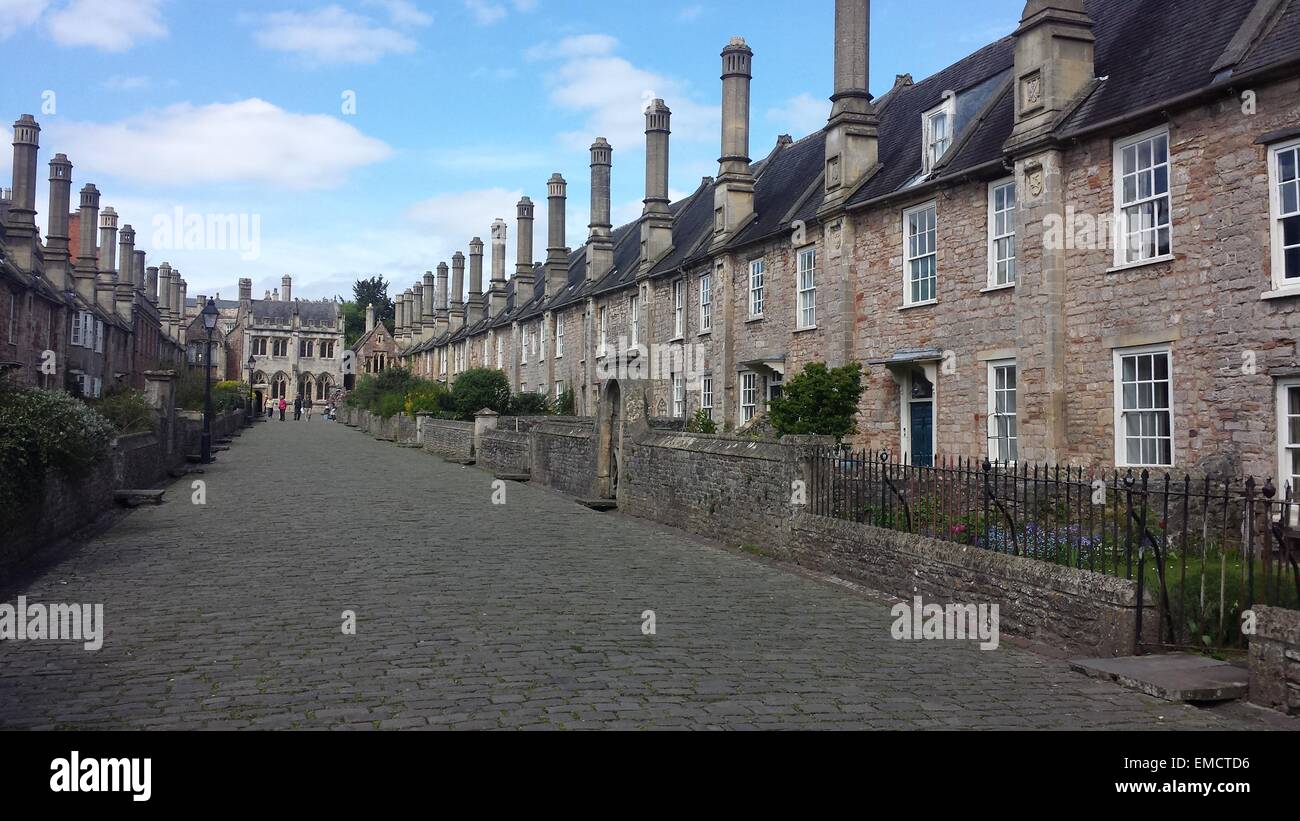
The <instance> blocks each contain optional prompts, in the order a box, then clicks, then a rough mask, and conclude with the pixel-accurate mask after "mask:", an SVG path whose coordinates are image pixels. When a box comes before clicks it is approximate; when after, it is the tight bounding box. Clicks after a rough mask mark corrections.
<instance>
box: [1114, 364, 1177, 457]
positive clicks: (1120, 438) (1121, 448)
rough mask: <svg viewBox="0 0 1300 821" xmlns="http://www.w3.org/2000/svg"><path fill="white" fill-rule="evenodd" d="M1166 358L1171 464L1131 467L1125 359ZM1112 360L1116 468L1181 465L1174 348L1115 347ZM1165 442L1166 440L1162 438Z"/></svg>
mask: <svg viewBox="0 0 1300 821" xmlns="http://www.w3.org/2000/svg"><path fill="white" fill-rule="evenodd" d="M1161 353H1162V354H1164V355H1165V356H1166V357H1167V359H1168V363H1169V365H1168V382H1169V396H1168V407H1167V408H1166V410H1167V412H1168V414H1169V464H1167V465H1162V464H1150V465H1146V464H1140V463H1130V462H1129V461H1128V459H1127V448H1126V444H1127V437H1126V434H1125V432H1124V407H1123V405H1124V397H1123V391H1124V387H1123V359H1124V357H1126V356H1134V355H1141V354H1161ZM1111 355H1112V358H1113V363H1114V365H1113V370H1112V377H1111V380H1112V382H1113V384H1114V404H1115V466H1116V467H1117V468H1130V467H1131V468H1161V469H1168V468H1172V467H1174V466H1176V465H1177V464H1178V448H1177V444H1178V438H1177V430H1176V426H1175V415H1176V414H1175V410H1174V409H1175V407H1176V403H1175V400H1174V394H1175V391H1176V388H1177V384H1178V383H1177V379H1176V376H1177V372H1176V370H1175V367H1174V352H1173V345H1172V344H1171V343H1170V342H1151V343H1148V344H1140V345H1133V346H1128V347H1114V348H1113V349H1112V352H1111ZM1162 438H1163V437H1162Z"/></svg>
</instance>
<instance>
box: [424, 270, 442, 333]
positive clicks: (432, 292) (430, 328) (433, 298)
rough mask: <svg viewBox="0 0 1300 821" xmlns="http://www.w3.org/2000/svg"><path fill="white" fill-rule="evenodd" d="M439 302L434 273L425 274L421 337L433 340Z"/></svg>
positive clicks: (427, 272)
mask: <svg viewBox="0 0 1300 821" xmlns="http://www.w3.org/2000/svg"><path fill="white" fill-rule="evenodd" d="M437 301H438V290H437V285H436V284H435V281H434V279H433V271H425V272H424V301H423V302H422V303H421V306H420V307H421V308H422V310H423V311H424V316H423V317H422V318H421V320H420V326H421V327H420V330H421V335H422V336H423V337H424V338H425V339H431V338H432V337H433V334H434V314H435V308H434V303H436V302H437Z"/></svg>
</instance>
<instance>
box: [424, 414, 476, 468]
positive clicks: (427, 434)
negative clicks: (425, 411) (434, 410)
mask: <svg viewBox="0 0 1300 821" xmlns="http://www.w3.org/2000/svg"><path fill="white" fill-rule="evenodd" d="M419 436H420V441H422V442H424V449H425V450H427V451H429V452H430V453H434V454H437V455H438V456H445V457H447V458H449V459H473V458H474V423H473V422H456V421H454V420H451V419H434V418H432V417H424V418H421V419H420V429H419Z"/></svg>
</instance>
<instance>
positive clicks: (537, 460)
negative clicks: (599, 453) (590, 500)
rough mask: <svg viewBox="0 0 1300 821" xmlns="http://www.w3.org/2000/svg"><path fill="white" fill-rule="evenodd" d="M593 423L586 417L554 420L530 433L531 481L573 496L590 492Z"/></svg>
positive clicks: (593, 466)
mask: <svg viewBox="0 0 1300 821" xmlns="http://www.w3.org/2000/svg"><path fill="white" fill-rule="evenodd" d="M595 439H596V425H595V423H594V422H592V421H591V420H589V419H553V420H548V421H545V422H542V423H540V424H537V425H534V426H533V427H532V428H531V430H530V432H529V465H530V467H531V468H532V476H533V481H536V482H540V483H542V484H544V485H549V486H550V487H553V488H555V489H557V490H561V491H563V492H565V493H568V494H571V495H573V496H579V497H585V496H590V495H591V493H592V486H593V485H594V484H595V481H596V454H595Z"/></svg>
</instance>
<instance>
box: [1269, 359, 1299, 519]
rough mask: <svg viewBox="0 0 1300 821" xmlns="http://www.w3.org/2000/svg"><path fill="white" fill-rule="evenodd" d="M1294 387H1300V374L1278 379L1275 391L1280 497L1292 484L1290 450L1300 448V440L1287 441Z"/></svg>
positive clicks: (1293, 487)
mask: <svg viewBox="0 0 1300 821" xmlns="http://www.w3.org/2000/svg"><path fill="white" fill-rule="evenodd" d="M1292 388H1300V376H1290V377H1286V378H1282V379H1278V380H1277V382H1276V387H1275V391H1276V402H1277V492H1278V498H1279V499H1282V498H1285V494H1286V487H1287V485H1288V484H1292V482H1291V480H1292V474H1291V471H1290V470H1289V469H1288V468H1287V466H1288V465H1289V464H1290V463H1291V460H1290V458H1289V456H1290V454H1289V453H1288V451H1289V450H1290V449H1292V448H1295V449H1300V440H1297V441H1296V442H1288V441H1287V439H1288V438H1289V437H1288V431H1289V430H1290V424H1289V420H1288V418H1287V417H1288V413H1287V409H1288V403H1287V398H1288V393H1289V392H1290V390H1291V389H1292ZM1292 489H1293V490H1295V491H1296V493H1297V494H1300V489H1297V488H1296V487H1295V485H1294V484H1292Z"/></svg>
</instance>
